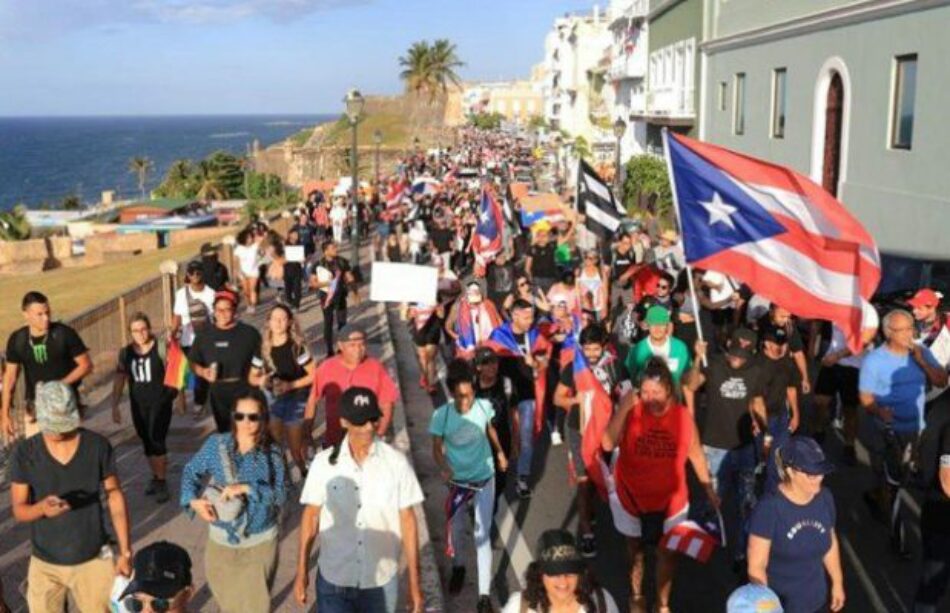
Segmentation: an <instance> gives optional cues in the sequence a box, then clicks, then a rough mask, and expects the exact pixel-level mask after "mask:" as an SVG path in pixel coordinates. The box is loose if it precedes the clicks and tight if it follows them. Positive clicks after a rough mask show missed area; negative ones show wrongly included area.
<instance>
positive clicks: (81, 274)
mask: <svg viewBox="0 0 950 613" xmlns="http://www.w3.org/2000/svg"><path fill="white" fill-rule="evenodd" d="M233 232H234V228H221V234H220V236H225V235H226V234H230V233H233ZM209 240H213V239H210V238H207V237H206V238H203V239H199V240H195V241H193V242H189V243H184V244H181V245H176V246H174V247H170V248H168V249H158V250H156V251H150V252H148V253H143V254H141V255H136V256H128V257H125V258H122V259H121V260H119V261H115V262H108V263H105V264H100V265H99V266H90V267H84V268H60V269H58V270H51V271H49V272H45V273H41V274H30V275H16V276H9V277H0V296H3V297H4V306H3V308H2V309H0V340H3V342H4V343H5V342H6V338H7V336H9V334H10V333H11V332H12V331H13V330H15V329H16V328H18V327H20V326H21V325H23V317H22V315H21V314H20V299H21V298H22V296H23V294H25V293H26V292H28V291H31V290H36V291H40V292H43V293H44V294H46V296H47V297H48V298H49V299H50V303H51V304H52V307H53V317H54V318H55V319H61V320H66V319H69V318H70V317H72V316H74V315H77V314H79V313H81V312H83V311H85V310H86V309H88V308H90V307H92V306H95V305H97V304H100V303H102V302H105V301H106V300H109V299H110V298H113V297H115V296H118V295H119V294H121V293H123V292H124V291H126V290H128V289H131V288H133V287H135V286H136V285H139V284H140V283H142V282H144V281H147V280H148V279H151V278H152V277H155V276H157V275H158V274H159V273H158V266H159V264H160V263H161V262H163V261H165V260H168V259H173V260H182V259H185V258H188V257H189V256H191V255H194V256H197V254H198V249H199V247H200V246H201V244H202V243H205V242H208V241H209ZM0 349H2V348H0Z"/></svg>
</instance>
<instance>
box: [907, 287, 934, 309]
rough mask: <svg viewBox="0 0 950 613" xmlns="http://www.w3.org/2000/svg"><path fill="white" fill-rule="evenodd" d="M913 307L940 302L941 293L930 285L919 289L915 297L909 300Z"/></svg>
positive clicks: (908, 302)
mask: <svg viewBox="0 0 950 613" xmlns="http://www.w3.org/2000/svg"><path fill="white" fill-rule="evenodd" d="M907 304H909V305H910V306H912V307H928V306H937V305H938V304H940V294H938V293H937V292H935V291H933V290H932V289H930V288H929V287H925V288H924V289H922V290H919V291H918V292H917V293H916V294H914V297H913V298H911V299H910V300H908V301H907Z"/></svg>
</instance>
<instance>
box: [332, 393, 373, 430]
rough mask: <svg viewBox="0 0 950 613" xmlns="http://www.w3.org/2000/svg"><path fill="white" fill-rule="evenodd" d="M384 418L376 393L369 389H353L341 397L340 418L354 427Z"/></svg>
mask: <svg viewBox="0 0 950 613" xmlns="http://www.w3.org/2000/svg"><path fill="white" fill-rule="evenodd" d="M382 416H383V413H382V412H381V411H380V410H379V400H378V399H377V398H376V393H375V392H374V391H373V390H371V389H369V388H366V387H351V388H349V389H348V390H346V391H345V392H343V396H342V397H340V417H341V418H342V419H345V420H346V421H348V422H350V423H351V424H353V425H354V426H362V425H363V424H365V423H367V422H371V421H377V420H379V418H380V417H382Z"/></svg>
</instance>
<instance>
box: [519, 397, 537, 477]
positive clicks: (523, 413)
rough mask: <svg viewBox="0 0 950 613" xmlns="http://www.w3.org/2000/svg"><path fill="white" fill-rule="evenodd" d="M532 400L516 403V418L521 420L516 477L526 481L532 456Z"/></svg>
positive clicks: (529, 474) (529, 472)
mask: <svg viewBox="0 0 950 613" xmlns="http://www.w3.org/2000/svg"><path fill="white" fill-rule="evenodd" d="M534 404H535V401H534V400H522V401H521V402H519V403H518V417H519V419H520V420H521V432H519V433H518V436H519V438H520V440H521V453H520V455H519V456H518V476H519V477H524V478H525V479H527V478H528V477H530V476H531V458H532V457H533V456H534Z"/></svg>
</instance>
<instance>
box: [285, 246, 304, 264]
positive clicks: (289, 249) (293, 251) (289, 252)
mask: <svg viewBox="0 0 950 613" xmlns="http://www.w3.org/2000/svg"><path fill="white" fill-rule="evenodd" d="M284 256H285V257H286V258H287V261H288V262H303V261H304V251H303V245H287V246H286V247H284Z"/></svg>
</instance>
